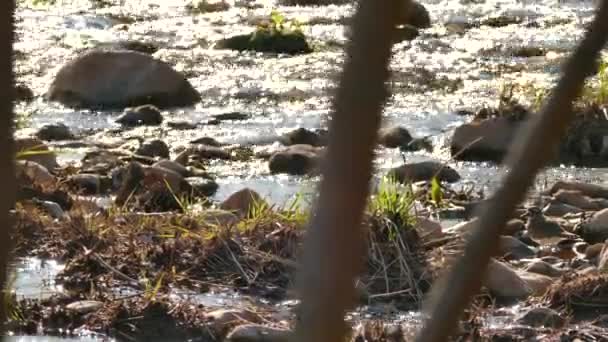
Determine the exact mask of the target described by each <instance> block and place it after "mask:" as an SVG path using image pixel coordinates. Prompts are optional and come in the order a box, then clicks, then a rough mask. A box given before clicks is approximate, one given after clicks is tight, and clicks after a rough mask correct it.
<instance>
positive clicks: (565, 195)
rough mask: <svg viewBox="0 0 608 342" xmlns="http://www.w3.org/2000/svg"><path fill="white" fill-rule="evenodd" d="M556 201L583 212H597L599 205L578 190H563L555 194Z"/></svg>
mask: <svg viewBox="0 0 608 342" xmlns="http://www.w3.org/2000/svg"><path fill="white" fill-rule="evenodd" d="M553 198H555V199H556V200H558V201H560V202H562V203H565V204H568V205H571V206H573V207H576V208H580V209H583V210H597V209H598V204H597V203H594V202H593V201H592V200H591V198H589V197H587V196H585V195H584V194H583V193H582V192H580V191H578V190H566V189H561V190H558V191H557V192H555V193H554V194H553Z"/></svg>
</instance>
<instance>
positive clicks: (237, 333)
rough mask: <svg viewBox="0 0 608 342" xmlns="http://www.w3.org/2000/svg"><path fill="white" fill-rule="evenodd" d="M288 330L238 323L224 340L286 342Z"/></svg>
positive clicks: (235, 341) (232, 341)
mask: <svg viewBox="0 0 608 342" xmlns="http://www.w3.org/2000/svg"><path fill="white" fill-rule="evenodd" d="M290 336H291V332H290V331H289V330H283V329H276V328H271V327H266V326H263V325H257V324H246V325H240V326H238V327H236V328H234V330H232V331H231V332H230V333H229V334H228V336H226V341H229V342H288V341H289V338H290Z"/></svg>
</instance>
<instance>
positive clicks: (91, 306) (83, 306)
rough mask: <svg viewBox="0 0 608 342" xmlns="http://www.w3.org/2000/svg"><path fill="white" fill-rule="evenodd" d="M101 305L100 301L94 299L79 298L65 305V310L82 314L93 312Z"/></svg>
mask: <svg viewBox="0 0 608 342" xmlns="http://www.w3.org/2000/svg"><path fill="white" fill-rule="evenodd" d="M102 307H103V303H102V302H98V301H96V300H79V301H77V302H73V303H70V304H68V305H66V306H65V308H66V310H68V311H73V312H75V313H78V314H81V315H84V314H88V313H91V312H95V311H97V310H99V309H101V308H102Z"/></svg>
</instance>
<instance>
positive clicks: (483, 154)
mask: <svg viewBox="0 0 608 342" xmlns="http://www.w3.org/2000/svg"><path fill="white" fill-rule="evenodd" d="M520 125H521V123H519V122H517V121H513V120H510V119H509V118H507V117H498V118H490V119H486V120H482V121H473V122H471V123H467V124H464V125H462V126H460V127H458V128H456V130H454V134H453V135H452V141H451V143H450V151H451V153H452V156H453V157H455V158H456V159H458V160H470V161H494V162H501V161H502V159H503V158H504V156H505V154H506V153H507V151H508V149H509V146H510V145H511V141H512V140H513V137H514V136H515V134H516V133H517V130H518V129H519V127H520ZM478 139H479V140H478Z"/></svg>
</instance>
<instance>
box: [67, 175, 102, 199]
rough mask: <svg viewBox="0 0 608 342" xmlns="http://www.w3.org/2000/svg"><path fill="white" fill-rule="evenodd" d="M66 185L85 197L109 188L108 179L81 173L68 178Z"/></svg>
mask: <svg viewBox="0 0 608 342" xmlns="http://www.w3.org/2000/svg"><path fill="white" fill-rule="evenodd" d="M68 184H69V185H70V186H72V187H73V188H75V189H76V190H77V191H80V192H82V193H83V194H85V195H95V194H98V193H101V192H104V191H106V190H107V189H109V188H110V187H111V180H110V178H109V177H105V176H100V175H97V174H91V173H81V174H76V175H72V176H70V177H69V178H68Z"/></svg>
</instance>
